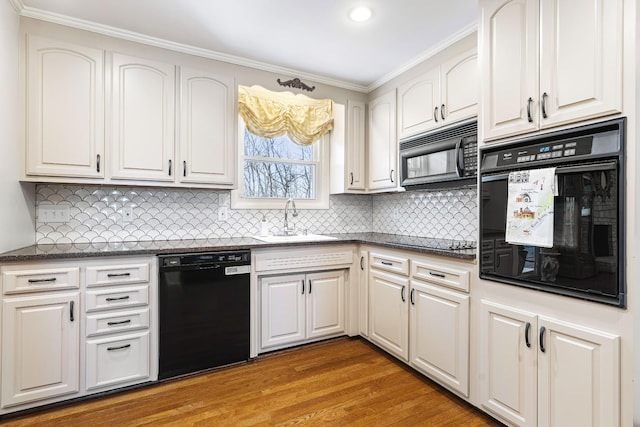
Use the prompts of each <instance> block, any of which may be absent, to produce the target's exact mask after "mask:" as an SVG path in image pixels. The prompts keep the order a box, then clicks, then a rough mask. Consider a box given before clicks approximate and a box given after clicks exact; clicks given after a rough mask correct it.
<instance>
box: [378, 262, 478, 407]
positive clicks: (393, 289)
mask: <svg viewBox="0 0 640 427" xmlns="http://www.w3.org/2000/svg"><path fill="white" fill-rule="evenodd" d="M471 268H472V265H471V264H468V265H467V264H465V263H463V262H456V261H449V260H444V259H439V258H437V257H434V258H432V257H426V256H422V255H415V256H414V255H413V254H407V253H401V252H395V251H389V250H380V251H378V250H371V251H370V252H369V276H368V282H369V283H368V285H369V289H368V297H369V298H368V304H369V317H368V328H369V329H368V331H369V335H368V339H369V340H371V341H372V342H373V343H374V344H377V345H378V346H380V347H381V348H383V349H384V350H386V351H388V352H389V353H391V354H392V355H394V356H396V357H397V358H399V359H400V360H402V361H404V362H406V363H408V364H409V365H411V366H412V367H413V368H415V369H416V370H418V371H420V372H421V373H423V374H425V375H427V376H428V377H430V378H431V379H433V380H435V381H437V382H438V383H440V384H442V385H443V386H445V387H447V388H449V389H450V390H453V391H455V392H456V393H458V394H460V395H462V396H468V395H469V295H468V290H469V275H470V273H469V272H470V270H471Z"/></svg>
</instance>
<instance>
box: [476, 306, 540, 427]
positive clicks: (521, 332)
mask: <svg viewBox="0 0 640 427" xmlns="http://www.w3.org/2000/svg"><path fill="white" fill-rule="evenodd" d="M536 319H537V318H536V316H535V315H534V314H531V313H526V312H523V311H519V310H514V309H511V308H509V307H505V306H502V305H498V304H493V303H490V302H487V301H482V303H481V337H480V343H481V344H480V345H481V350H480V377H481V378H484V381H482V382H481V401H482V406H484V407H485V408H487V409H488V410H489V411H491V412H493V413H495V414H497V415H499V416H501V417H503V418H504V419H506V420H509V421H510V422H511V423H513V424H514V425H519V426H531V427H533V426H536V425H537V424H536V423H537V405H536V394H537V392H536V385H537V378H536V373H537V368H536V349H537V340H536V331H537V321H536ZM527 323H529V325H530V327H529V328H527V326H526V325H527ZM527 332H528V333H529V336H528V339H529V343H530V345H531V347H528V346H527V345H526V341H527V337H526V336H525V334H526V333H527Z"/></svg>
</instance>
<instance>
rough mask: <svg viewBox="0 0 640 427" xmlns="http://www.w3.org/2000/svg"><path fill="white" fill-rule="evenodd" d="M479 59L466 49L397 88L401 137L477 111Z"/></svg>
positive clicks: (415, 133)
mask: <svg viewBox="0 0 640 427" xmlns="http://www.w3.org/2000/svg"><path fill="white" fill-rule="evenodd" d="M477 58H478V56H477V54H476V51H475V49H473V50H470V51H467V52H464V53H462V54H460V55H457V56H455V57H452V58H451V59H449V60H448V61H445V62H443V63H442V64H441V65H440V66H438V67H436V68H434V69H431V70H430V71H428V72H426V73H424V74H422V75H421V76H420V77H417V78H415V79H413V80H411V81H410V82H408V83H406V84H404V85H402V86H400V87H399V88H398V138H399V139H404V138H408V137H411V136H413V135H417V134H420V133H423V132H426V131H428V130H431V129H435V128H437V127H440V126H444V125H447V124H450V123H455V122H457V121H460V120H463V119H466V118H469V117H473V116H475V115H477V114H478V111H477V107H478V61H477Z"/></svg>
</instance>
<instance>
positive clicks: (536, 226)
mask: <svg viewBox="0 0 640 427" xmlns="http://www.w3.org/2000/svg"><path fill="white" fill-rule="evenodd" d="M557 187H558V184H557V179H556V168H545V169H531V170H524V171H517V172H511V173H509V183H508V199H507V224H506V227H507V228H506V233H505V240H506V241H507V243H511V244H513V245H526V246H539V247H543V248H550V247H552V246H553V197H554V196H557V195H558V194H557Z"/></svg>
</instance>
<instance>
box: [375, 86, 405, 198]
mask: <svg viewBox="0 0 640 427" xmlns="http://www.w3.org/2000/svg"><path fill="white" fill-rule="evenodd" d="M368 149H369V156H368V159H369V163H368V166H369V167H368V170H369V179H368V187H369V190H393V189H395V188H397V187H398V140H397V138H396V91H395V90H392V91H390V92H387V93H385V94H383V95H380V96H379V97H377V98H375V99H374V100H372V101H371V102H370V103H369V146H368Z"/></svg>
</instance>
